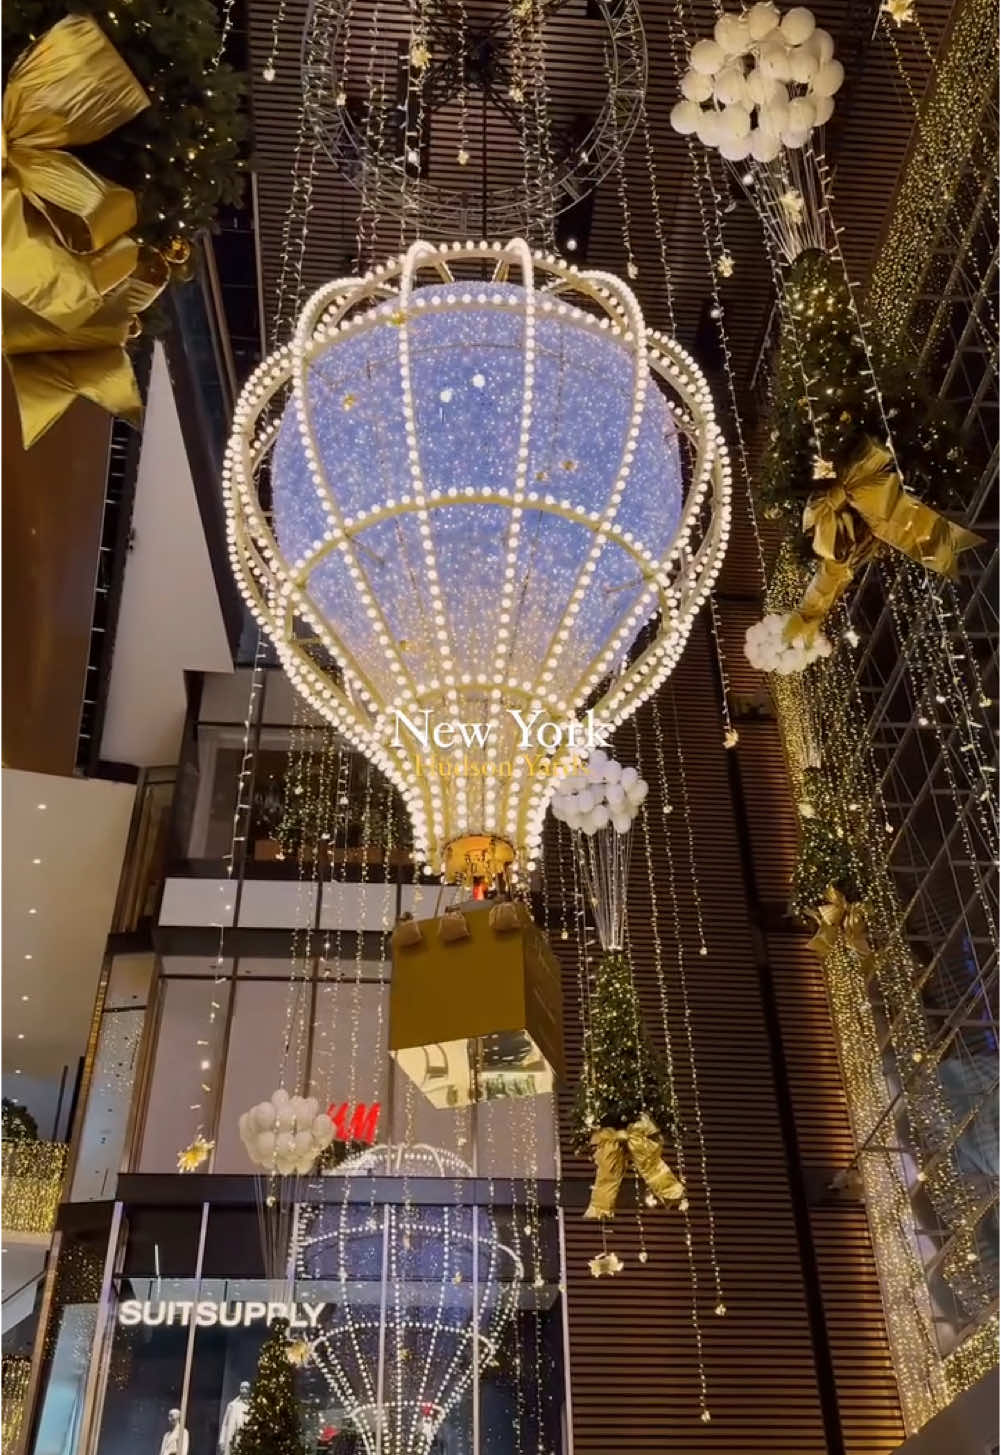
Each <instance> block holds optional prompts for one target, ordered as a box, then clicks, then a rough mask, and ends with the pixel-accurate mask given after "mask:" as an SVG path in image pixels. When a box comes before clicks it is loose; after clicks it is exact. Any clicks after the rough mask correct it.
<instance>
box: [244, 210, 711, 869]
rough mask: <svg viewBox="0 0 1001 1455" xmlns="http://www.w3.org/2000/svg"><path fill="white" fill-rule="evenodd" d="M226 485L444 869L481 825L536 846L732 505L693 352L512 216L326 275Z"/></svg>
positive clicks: (247, 399) (273, 582)
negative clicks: (421, 737)
mask: <svg viewBox="0 0 1001 1455" xmlns="http://www.w3.org/2000/svg"><path fill="white" fill-rule="evenodd" d="M223 487H224V494H225V501H226V509H227V530H228V538H229V550H230V556H231V560H232V565H233V570H234V572H235V575H236V579H237V581H238V584H239V586H240V589H241V591H242V593H243V595H244V597H245V599H246V601H247V603H248V605H249V607H250V610H251V612H252V614H253V616H254V617H255V619H256V620H257V622H258V623H259V624H260V625H261V627H262V628H263V629H264V630H265V631H266V632H267V634H268V635H269V636H270V637H271V638H272V640H273V641H274V643H275V645H276V648H277V651H278V654H279V657H280V659H281V661H282V663H283V665H284V667H285V669H286V671H287V673H288V675H289V677H290V679H291V681H292V683H293V685H294V686H295V687H296V688H297V689H298V691H299V692H300V693H301V694H302V696H303V697H304V698H305V699H306V700H307V701H308V702H309V703H310V704H311V706H312V707H313V708H315V710H316V711H317V712H318V713H319V714H320V715H321V716H322V717H323V718H325V719H326V720H327V721H328V722H330V723H332V724H333V725H334V726H335V727H336V728H338V729H339V730H340V731H341V733H343V735H344V737H345V738H346V739H347V740H348V741H349V742H351V743H352V744H353V745H354V746H356V747H357V748H358V749H359V750H360V751H361V752H362V753H364V754H365V755H366V756H367V757H368V758H369V759H370V760H371V761H372V762H373V763H375V764H376V765H377V766H378V767H379V768H380V769H381V770H382V771H383V772H384V773H385V774H386V776H387V777H388V778H389V779H390V780H391V781H392V782H393V783H394V784H396V786H397V787H398V788H399V789H400V791H401V793H402V795H403V797H404V800H405V802H406V804H407V807H408V810H409V812H410V816H411V820H412V824H413V830H414V844H415V854H416V857H417V858H418V861H419V862H421V863H424V864H426V865H427V866H428V867H429V869H430V871H431V872H434V873H438V872H440V870H441V868H442V866H443V864H444V863H445V862H446V861H447V860H448V859H449V858H450V857H451V856H450V853H449V846H450V845H454V843H455V841H456V840H458V839H463V838H465V837H466V836H484V835H485V836H489V837H493V838H495V839H496V840H498V841H503V842H505V843H506V844H507V845H509V846H510V848H511V850H512V851H513V858H514V861H515V863H514V869H515V871H522V870H526V869H530V868H531V867H532V866H533V864H534V861H535V859H536V856H537V853H538V850H539V845H540V843H541V837H542V822H543V818H544V815H545V811H546V807H547V804H548V802H549V798H550V797H551V794H552V790H553V787H554V786H555V782H556V779H555V777H554V776H553V775H554V774H555V773H559V772H561V771H562V772H565V771H572V770H573V767H574V764H575V763H579V753H578V751H577V750H578V749H579V748H580V747H581V746H583V745H585V743H586V734H585V729H584V724H585V723H588V724H590V725H591V729H593V730H594V731H593V733H592V740H595V739H594V733H597V734H598V739H597V740H600V734H601V733H602V732H603V731H604V732H607V731H611V730H613V729H614V728H615V727H616V726H617V725H618V724H619V723H621V722H623V721H624V720H625V719H626V718H627V717H629V716H630V715H631V714H632V713H633V712H635V711H636V709H637V708H638V707H639V706H640V705H641V704H642V702H643V701H645V700H646V699H647V698H648V697H650V696H651V694H652V693H653V692H654V691H655V690H656V688H657V687H658V685H659V684H660V683H661V682H662V681H663V680H664V678H665V677H666V676H667V675H668V673H669V672H670V671H671V670H672V668H673V666H674V664H675V663H676V661H677V660H678V657H679V656H680V653H681V651H682V648H683V646H684V644H685V641H686V639H687V637H688V634H689V632H690V630H691V626H692V622H693V621H694V618H695V615H696V613H697V611H698V610H699V607H700V606H701V604H702V603H703V602H704V601H705V600H706V598H707V596H708V594H709V591H710V589H711V587H712V584H713V582H714V580H715V578H716V576H717V574H718V572H719V569H720V564H721V561H722V557H723V552H724V549H725V545H726V540H727V536H728V532H729V527H730V466H729V462H728V458H727V453H726V449H725V446H724V443H723V439H722V435H721V432H720V430H719V428H718V427H717V424H716V421H715V417H714V412H713V405H712V399H711V396H710V391H709V387H708V385H707V383H706V380H705V378H704V376H703V374H702V372H701V371H700V369H699V368H698V366H697V365H696V364H695V362H694V360H693V359H692V358H691V357H690V355H689V354H688V353H687V352H686V351H685V350H684V349H683V348H681V346H680V345H679V344H677V343H676V342H675V341H674V340H672V339H669V338H666V337H664V336H663V335H661V334H658V333H653V332H651V331H649V330H648V329H647V328H646V327H645V324H644V321H643V315H642V312H641V310H640V307H639V304H638V303H637V301H636V299H635V297H634V296H633V294H632V292H631V291H630V289H629V288H628V287H627V286H626V285H625V284H624V283H623V282H621V281H620V280H619V279H618V278H615V277H613V276H612V275H610V274H607V273H603V272H595V271H581V270H578V269H577V268H575V267H573V266H572V265H568V264H566V263H564V262H563V261H562V260H560V259H558V258H556V257H553V256H543V255H541V254H539V253H536V254H534V255H533V254H532V253H531V252H530V250H529V248H528V246H527V245H526V244H525V243H524V242H523V241H521V240H519V239H515V240H514V241H512V242H509V243H507V244H501V243H487V242H461V243H460V242H456V243H452V244H445V245H440V246H439V245H432V244H428V243H420V242H418V243H415V244H414V245H413V246H412V247H411V248H410V250H409V251H408V253H407V254H406V255H405V256H404V257H401V258H396V259H393V260H392V261H391V262H389V263H388V264H387V265H385V266H384V267H379V268H376V269H375V270H374V271H373V272H371V273H370V274H368V275H366V276H365V277H364V278H360V279H341V280H338V281H335V282H332V283H330V284H328V285H326V286H325V287H323V288H321V289H319V290H318V291H317V292H316V293H315V294H314V295H313V297H312V298H311V299H310V300H309V302H308V303H307V304H306V307H305V309H304V310H303V313H302V316H301V318H300V320H299V324H298V327H297V329H296V332H295V336H294V338H293V340H292V342H291V343H289V344H286V345H284V346H283V347H281V348H279V349H278V350H277V352H276V353H274V354H273V355H272V356H271V357H270V358H268V359H267V360H265V361H264V362H263V363H262V364H261V365H260V366H259V367H258V368H257V369H256V370H255V371H254V373H253V374H252V376H251V378H250V379H249V381H248V383H247V385H246V387H245V389H244V391H243V394H242V396H241V398H240V400H239V402H238V404H237V408H236V411H235V416H234V427H233V433H232V437H231V440H230V444H229V449H228V452H227V457H226V462H225V465H224V471H223ZM401 714H402V715H403V722H402V726H401ZM589 714H590V716H589ZM407 724H413V725H416V726H417V727H418V728H419V727H420V726H421V725H422V724H424V725H425V726H426V727H430V728H431V729H432V730H433V728H434V726H435V725H440V724H445V725H446V726H445V727H443V728H441V736H439V737H438V738H436V739H434V740H433V741H428V742H424V743H422V742H419V741H418V739H417V738H416V737H415V735H414V733H413V732H412V731H411V730H410V728H409V727H408V726H407ZM526 724H528V725H529V728H530V731H529V732H528V733H527V735H526ZM571 724H572V728H571ZM457 725H458V726H457ZM561 725H562V726H561ZM443 739H444V740H443ZM458 765H461V766H462V771H459V772H456V771H455V769H456V767H457V766H458ZM508 857H512V856H511V855H509V856H508Z"/></svg>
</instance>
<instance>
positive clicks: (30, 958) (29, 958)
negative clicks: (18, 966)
mask: <svg viewBox="0 0 1001 1455" xmlns="http://www.w3.org/2000/svg"><path fill="white" fill-rule="evenodd" d="M24 958H25V959H26V960H32V959H34V956H33V955H25V957H24Z"/></svg>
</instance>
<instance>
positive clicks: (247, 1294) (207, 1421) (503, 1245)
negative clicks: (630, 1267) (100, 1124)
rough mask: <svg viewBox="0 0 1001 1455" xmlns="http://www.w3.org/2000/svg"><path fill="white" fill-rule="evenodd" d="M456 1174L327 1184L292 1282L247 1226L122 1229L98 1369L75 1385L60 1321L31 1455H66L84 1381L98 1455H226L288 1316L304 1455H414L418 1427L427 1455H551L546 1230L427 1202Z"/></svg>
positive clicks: (225, 1222)
mask: <svg viewBox="0 0 1001 1455" xmlns="http://www.w3.org/2000/svg"><path fill="white" fill-rule="evenodd" d="M455 1170H456V1164H455V1162H454V1160H453V1159H452V1158H451V1157H450V1156H449V1155H448V1154H447V1153H441V1154H435V1156H434V1157H432V1158H431V1160H430V1161H429V1160H428V1157H427V1154H425V1153H419V1152H413V1151H412V1152H406V1151H404V1150H403V1149H399V1150H397V1151H394V1152H389V1153H387V1152H385V1151H375V1152H373V1153H372V1154H371V1160H370V1162H369V1163H368V1165H367V1167H366V1168H365V1169H364V1170H363V1174H362V1175H361V1176H359V1177H355V1176H349V1177H346V1176H344V1175H343V1174H341V1173H338V1172H336V1171H334V1172H332V1173H331V1174H329V1175H328V1177H327V1178H325V1179H324V1180H323V1182H324V1187H323V1200H322V1201H319V1202H317V1203H316V1204H315V1205H313V1206H310V1207H308V1208H303V1209H301V1210H300V1212H299V1215H298V1220H297V1221H295V1220H294V1226H296V1233H295V1239H294V1246H295V1250H296V1256H295V1262H294V1270H293V1269H290V1270H289V1271H290V1272H294V1278H293V1281H292V1282H291V1283H287V1282H285V1281H284V1280H283V1279H282V1278H280V1277H279V1278H277V1279H276V1278H275V1277H270V1278H268V1277H265V1276H264V1274H265V1266H264V1259H263V1253H262V1240H261V1223H260V1220H259V1219H260V1216H261V1215H263V1210H262V1214H260V1215H259V1213H258V1212H257V1211H256V1210H255V1209H254V1208H252V1207H247V1206H240V1207H231V1208H214V1209H209V1208H203V1207H198V1208H197V1209H195V1208H183V1209H182V1208H177V1209H158V1210H148V1209H139V1210H135V1211H133V1212H132V1213H131V1214H130V1213H128V1212H126V1217H125V1219H124V1222H123V1227H124V1228H125V1234H124V1236H125V1238H126V1245H125V1249H124V1256H123V1267H122V1272H121V1275H120V1276H119V1277H118V1278H116V1279H115V1280H114V1291H113V1298H112V1301H111V1304H110V1306H109V1309H108V1310H107V1329H106V1335H105V1337H104V1339H103V1340H98V1341H97V1342H98V1343H99V1344H100V1345H101V1350H103V1352H101V1350H95V1353H94V1359H95V1360H96V1364H95V1365H94V1366H93V1367H90V1368H89V1365H90V1355H91V1347H92V1345H93V1344H94V1333H95V1313H96V1305H91V1306H90V1307H89V1308H81V1307H80V1306H79V1305H76V1306H74V1307H73V1308H72V1309H69V1310H64V1311H63V1312H64V1315H70V1316H68V1317H64V1320H63V1324H62V1327H61V1329H60V1338H59V1341H58V1348H57V1357H56V1359H55V1360H54V1363H53V1376H52V1378H51V1379H50V1381H49V1393H48V1396H47V1405H46V1410H45V1419H44V1420H43V1426H44V1430H45V1435H44V1440H43V1442H41V1443H39V1444H37V1445H36V1447H35V1455H78V1449H79V1446H78V1440H79V1438H80V1436H81V1433H82V1430H81V1417H82V1413H83V1409H84V1403H85V1401H84V1398H83V1391H84V1388H85V1386H86V1384H87V1380H88V1378H89V1379H90V1380H91V1382H92V1383H93V1384H94V1391H95V1417H94V1420H93V1422H92V1429H93V1431H94V1433H95V1439H94V1443H93V1446H92V1448H93V1450H94V1451H95V1452H96V1455H144V1452H146V1451H149V1452H150V1455H184V1452H185V1451H186V1452H187V1455H235V1438H236V1435H237V1433H238V1432H239V1429H240V1428H241V1427H242V1423H243V1420H244V1418H245V1415H246V1401H247V1398H248V1396H249V1394H250V1392H251V1388H252V1385H253V1381H254V1377H255V1374H256V1370H257V1363H258V1357H259V1354H260V1350H261V1346H262V1344H263V1343H264V1341H265V1339H266V1338H267V1337H268V1332H269V1327H270V1324H271V1322H272V1321H273V1320H274V1319H275V1318H278V1317H282V1316H286V1315H287V1316H288V1317H290V1318H292V1319H294V1320H295V1321H296V1324H297V1326H298V1327H299V1328H301V1330H302V1337H303V1338H305V1340H306V1341H307V1342H308V1344H309V1346H310V1354H309V1358H308V1360H307V1362H306V1363H305V1365H304V1366H303V1367H302V1368H301V1369H299V1370H297V1372H296V1375H295V1383H296V1392H297V1396H298V1400H299V1405H300V1411H301V1419H302V1426H303V1432H304V1437H305V1441H306V1449H307V1450H308V1451H310V1452H311V1455H313V1452H319V1451H323V1450H329V1449H333V1450H335V1451H337V1452H339V1455H347V1452H352V1455H361V1452H363V1451H364V1450H365V1449H372V1448H374V1437H375V1432H376V1430H378V1429H381V1430H382V1432H383V1444H382V1448H383V1449H384V1450H390V1449H391V1450H397V1449H399V1450H405V1449H408V1448H414V1449H417V1448H423V1446H422V1445H421V1443H420V1438H421V1431H422V1430H427V1431H430V1430H431V1428H432V1427H433V1428H434V1431H435V1434H434V1442H433V1444H431V1445H430V1447H429V1448H430V1449H431V1450H433V1451H434V1455H515V1452H517V1451H521V1450H536V1449H544V1450H546V1451H547V1452H550V1451H551V1452H553V1455H557V1452H560V1451H561V1450H562V1449H563V1444H562V1435H561V1429H562V1419H563V1387H564V1371H563V1357H562V1349H563V1343H562V1308H561V1304H560V1294H559V1290H558V1283H559V1258H558V1238H557V1231H556V1223H555V1220H554V1217H553V1215H552V1213H551V1212H546V1211H544V1212H543V1213H542V1214H541V1216H539V1215H537V1210H536V1211H534V1212H533V1211H532V1209H531V1207H530V1206H528V1205H526V1204H522V1205H520V1206H518V1207H514V1208H512V1207H511V1206H503V1205H498V1206H482V1205H474V1204H472V1203H471V1202H469V1201H468V1200H467V1199H466V1197H465V1196H461V1195H460V1196H459V1197H458V1198H455V1197H450V1198H447V1199H442V1201H440V1202H436V1201H429V1200H428V1193H429V1190H430V1188H431V1187H433V1184H434V1179H435V1178H437V1179H438V1180H439V1181H440V1182H441V1183H442V1185H443V1186H447V1187H448V1190H449V1194H453V1193H454V1192H455V1191H456V1181H455V1178H454V1176H453V1175H452V1174H453V1173H454V1172H455ZM371 1173H376V1174H378V1175H369V1174H371ZM429 1174H430V1175H429ZM181 1265H186V1266H187V1270H188V1272H187V1274H186V1275H185V1276H181V1275H179V1273H178V1269H179V1267H180V1266H181ZM268 1271H269V1272H271V1273H272V1274H274V1273H275V1272H276V1271H278V1270H276V1269H275V1268H270V1269H269V1270H268ZM87 1315H89V1317H90V1322H89V1323H87V1322H86V1316H87ZM81 1320H82V1322H81ZM74 1339H75V1343H74ZM74 1348H75V1350H76V1353H75V1355H73V1349H74ZM74 1358H75V1363H74V1362H73V1360H74ZM88 1369H89V1374H88ZM172 1411H176V1412H177V1413H176V1414H172V1413H171V1412H172ZM366 1434H367V1435H368V1436H369V1437H370V1438H371V1441H372V1443H371V1444H369V1445H366V1441H365V1435H366Z"/></svg>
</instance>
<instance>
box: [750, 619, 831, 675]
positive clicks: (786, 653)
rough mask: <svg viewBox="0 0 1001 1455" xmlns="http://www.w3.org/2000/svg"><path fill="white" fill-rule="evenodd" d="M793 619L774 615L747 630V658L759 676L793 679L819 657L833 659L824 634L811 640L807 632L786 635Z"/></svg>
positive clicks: (820, 633) (819, 634) (829, 645)
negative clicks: (777, 675) (775, 673)
mask: <svg viewBox="0 0 1001 1455" xmlns="http://www.w3.org/2000/svg"><path fill="white" fill-rule="evenodd" d="M791 619H792V614H791V613H790V612H786V613H784V614H782V613H779V612H774V611H773V612H772V613H771V614H770V615H769V616H766V617H765V618H764V620H763V621H756V622H755V623H754V625H753V626H749V627H748V628H747V633H746V635H745V637H744V655H745V656H746V657H747V660H748V661H749V662H750V664H751V666H752V667H756V668H757V669H758V671H759V672H777V673H778V674H779V676H780V677H790V676H792V674H793V673H794V672H802V671H804V669H805V668H807V667H809V665H810V663H811V662H816V661H817V659H818V658H819V657H829V656H830V655H831V643H830V642H829V641H828V639H827V637H825V636H824V633H823V632H821V631H818V632H817V634H816V636H814V637H813V638H812V640H811V639H810V637H809V635H808V634H807V633H806V632H805V630H804V632H802V633H801V632H795V633H789V634H788V635H787V629H788V626H789V622H790V620H791Z"/></svg>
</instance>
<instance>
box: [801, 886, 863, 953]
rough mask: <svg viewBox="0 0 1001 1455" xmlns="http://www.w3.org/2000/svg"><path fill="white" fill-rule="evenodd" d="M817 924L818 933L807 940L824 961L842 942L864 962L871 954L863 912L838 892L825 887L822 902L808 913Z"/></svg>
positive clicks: (830, 887) (858, 905)
mask: <svg viewBox="0 0 1001 1455" xmlns="http://www.w3.org/2000/svg"><path fill="white" fill-rule="evenodd" d="M808 913H809V915H810V917H811V919H814V920H815V921H816V923H817V932H816V934H815V935H814V936H813V938H812V939H811V940H810V942H809V944H810V949H811V950H813V951H814V952H815V953H816V954H817V955H818V956H819V957H820V959H821V960H826V959H827V957H828V955H830V954H831V953H832V952H833V951H834V950H835V949H836V948H837V946H838V945H839V943H841V941H842V940H843V941H844V943H845V944H846V945H848V946H849V948H850V949H852V950H854V951H855V953H856V954H857V955H861V956H862V957H863V959H868V958H869V956H870V955H871V954H872V946H871V945H870V944H869V940H868V937H867V935H866V927H865V909H864V907H863V906H862V905H861V904H853V903H851V901H849V900H848V899H846V898H845V896H844V895H843V894H842V893H841V890H840V889H836V888H835V887H834V885H833V884H830V885H828V887H827V889H826V891H825V893H824V898H823V901H822V902H821V903H820V904H819V905H818V906H817V908H816V909H811V910H809V911H808Z"/></svg>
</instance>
